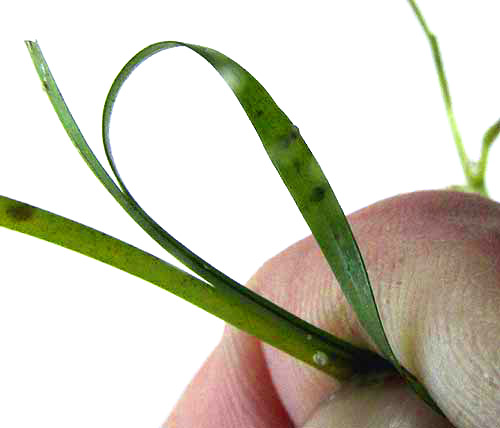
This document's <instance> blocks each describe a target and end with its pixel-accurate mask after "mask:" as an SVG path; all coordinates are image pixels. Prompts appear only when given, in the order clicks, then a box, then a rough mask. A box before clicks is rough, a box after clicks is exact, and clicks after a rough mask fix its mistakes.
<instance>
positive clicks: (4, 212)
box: [0, 196, 388, 379]
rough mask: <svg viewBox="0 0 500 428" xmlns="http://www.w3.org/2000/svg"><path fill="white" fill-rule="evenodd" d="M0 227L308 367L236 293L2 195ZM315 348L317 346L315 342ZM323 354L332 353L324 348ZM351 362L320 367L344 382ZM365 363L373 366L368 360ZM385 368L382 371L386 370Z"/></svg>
mask: <svg viewBox="0 0 500 428" xmlns="http://www.w3.org/2000/svg"><path fill="white" fill-rule="evenodd" d="M0 226H3V227H6V228H9V229H12V230H15V231H18V232H22V233H25V234H28V235H31V236H34V237H37V238H40V239H43V240H46V241H48V242H52V243H54V244H58V245H60V246H63V247H65V248H68V249H70V250H73V251H76V252H79V253H81V254H84V255H86V256H88V257H91V258H93V259H96V260H99V261H101V262H103V263H107V264H109V265H111V266H113V267H116V268H118V269H121V270H123V271H125V272H128V273H130V274H132V275H135V276H137V277H139V278H142V279H144V280H146V281H148V282H150V283H152V284H155V285H157V286H158V287H160V288H162V289H164V290H166V291H169V292H171V293H173V294H175V295H177V296H179V297H181V298H183V299H185V300H187V301H189V302H190V303H192V304H194V305H196V306H198V307H199V308H201V309H203V310H205V311H207V312H209V313H211V314H213V315H215V316H217V317H219V318H221V319H222V320H224V321H226V322H228V323H229V324H232V325H234V326H235V327H238V328H239V329H241V330H244V331H246V332H247V333H249V334H251V335H254V336H257V337H259V338H260V339H261V340H263V341H264V342H266V343H271V344H273V345H275V346H276V344H277V345H278V347H279V348H280V349H282V350H283V351H284V352H290V351H292V352H293V351H294V350H297V349H303V354H302V355H300V354H299V355H298V356H297V355H295V356H296V357H298V358H299V359H302V360H303V361H305V362H308V363H310V364H311V358H309V357H310V354H311V351H310V350H307V349H305V348H304V346H303V343H302V341H301V338H302V334H303V332H302V331H300V329H298V328H297V327H296V326H295V327H294V325H289V324H285V323H283V322H282V320H281V319H280V314H279V313H275V312H273V311H269V310H267V308H266V307H264V306H261V305H255V304H250V303H249V302H245V301H244V299H243V300H242V298H241V296H240V295H238V293H236V292H233V293H228V294H224V293H220V292H219V291H218V290H217V288H215V287H213V286H212V285H210V284H208V283H206V282H204V281H202V280H200V279H198V278H195V277H194V276H192V275H190V274H189V273H187V272H184V271H183V270H181V269H179V268H177V267H175V266H172V265H170V264H169V263H167V262H165V261H164V260H161V259H159V258H158V257H155V256H153V255H151V254H149V253H146V252H145V251H143V250H140V249H139V248H136V247H134V246H132V245H130V244H127V243H125V242H123V241H120V240H119V239H116V238H114V237H112V236H109V235H107V234H105V233H103V232H100V231H98V230H95V229H93V228H90V227H88V226H85V225H83V224H81V223H77V222H75V221H72V220H69V219H67V218H65V217H62V216H59V215H57V214H54V213H51V212H49V211H46V210H43V209H41V208H38V207H34V206H32V205H28V204H25V203H23V202H20V201H17V200H14V199H10V198H7V197H4V196H0ZM249 320H251V322H249ZM311 327H312V326H311ZM315 330H316V332H315ZM306 334H310V335H311V336H310V337H309V340H308V342H311V341H312V342H318V337H319V338H320V339H321V345H320V346H321V349H325V342H328V341H329V340H330V338H327V337H326V336H325V335H324V334H323V332H322V331H321V330H319V329H316V328H315V327H312V328H311V329H310V331H309V332H308V333H306ZM279 338H281V339H279ZM173 346H175V344H174V345H173ZM314 346H319V345H318V343H316V344H315V345H314ZM326 349H327V350H328V351H332V350H331V349H328V346H327V347H326ZM337 351H338V350H337ZM337 353H338V352H337ZM351 357H352V355H349V353H346V354H345V356H344V357H341V358H338V359H337V360H336V361H335V364H331V365H329V367H318V368H320V369H324V370H325V371H326V372H327V373H328V374H330V375H333V376H336V377H338V378H340V379H347V378H349V377H350V376H351V375H352V373H353V372H354V373H357V372H358V371H357V370H353V367H352V363H353V361H352V360H351ZM374 361H379V362H381V363H382V365H379V366H378V368H377V371H380V370H381V369H382V368H383V367H384V363H383V360H382V361H381V360H379V359H375V360H374ZM365 362H366V363H368V365H370V364H371V363H370V359H368V360H365ZM375 368H376V366H374V365H373V364H371V369H372V370H373V369H375ZM387 368H388V367H387V366H385V370H387ZM367 371H369V369H367Z"/></svg>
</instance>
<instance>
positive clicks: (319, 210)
mask: <svg viewBox="0 0 500 428" xmlns="http://www.w3.org/2000/svg"><path fill="white" fill-rule="evenodd" d="M178 46H185V47H187V48H189V49H191V50H193V51H195V52H196V53H198V54H199V55H201V56H202V57H203V58H205V59H206V60H207V61H208V62H209V63H210V64H211V65H212V66H213V67H214V68H215V69H216V70H217V71H218V72H219V73H220V74H221V76H222V77H223V78H224V80H225V81H226V82H227V84H228V85H229V86H230V87H231V89H232V90H233V92H234V94H235V95H236V97H237V98H238V100H239V102H240V103H241V105H242V107H243V109H244V110H245V112H246V114H247V115H248V117H249V119H250V121H251V122H252V124H253V126H254V127H255V130H256V131H257V133H258V135H259V137H260V139H261V141H262V143H263V144H264V147H265V149H266V151H267V153H268V155H269V157H270V159H271V161H272V162H273V164H274V166H275V167H276V169H277V170H278V172H279V174H280V175H281V177H282V179H283V181H284V182H285V184H286V186H287V188H288V190H289V191H290V193H291V195H292V197H293V198H294V200H295V202H296V203H297V206H298V207H299V209H300V211H301V212H302V215H303V216H304V218H305V220H306V222H307V223H308V225H309V227H310V229H311V231H312V233H313V235H314V237H315V238H316V240H317V241H318V244H319V245H320V247H321V249H322V251H323V254H324V255H325V257H326V259H327V260H328V262H329V263H330V266H331V268H332V270H333V272H334V273H335V275H336V277H337V279H338V280H339V283H340V284H341V286H342V289H343V291H344V293H345V294H346V296H347V298H348V300H349V302H350V304H351V305H352V306H353V307H354V308H355V310H356V313H357V314H358V317H359V319H360V321H361V323H362V325H363V327H364V328H365V329H366V330H367V332H368V333H369V334H370V336H371V337H372V338H373V340H374V341H375V343H376V344H377V346H378V348H379V349H380V350H381V351H382V352H383V353H384V355H385V356H386V357H387V358H388V359H390V360H391V361H392V362H393V363H394V364H395V365H396V364H397V360H396V358H395V357H394V355H393V353H392V350H391V348H390V345H389V342H388V341H387V338H386V337H385V333H384V330H383V327H382V324H381V321H380V317H379V315H378V311H377V307H376V305H375V300H374V297H373V293H372V289H371V286H370V283H369V281H368V275H367V273H366V269H365V267H364V264H363V260H362V257H361V254H360V252H359V249H358V247H357V245H356V242H355V240H354V238H353V236H352V232H351V229H350V227H349V225H348V223H347V220H346V217H345V215H344V213H343V212H342V209H341V207H340V205H339V203H338V201H337V199H336V198H335V195H334V193H333V191H332V189H331V188H330V186H329V184H328V180H327V179H326V177H325V176H324V174H323V172H322V171H321V168H320V167H319V165H318V163H317V161H316V159H315V158H314V156H313V155H312V153H311V152H310V151H309V149H308V147H307V145H306V144H305V142H304V140H303V139H302V137H301V136H300V133H299V130H298V128H297V127H296V126H294V125H293V124H292V122H291V121H290V120H289V119H288V117H287V116H286V115H285V114H284V113H283V112H282V111H281V109H280V108H279V107H278V106H277V105H276V104H275V103H274V101H273V99H272V98H271V96H270V95H269V94H268V93H267V91H266V90H265V89H264V88H263V87H262V86H261V85H260V83H259V82H258V81H257V80H256V79H255V78H254V77H253V76H252V75H250V74H249V73H248V72H247V71H246V70H244V69H243V68H242V67H240V66H239V65H238V64H237V63H235V62H234V61H233V60H231V59H230V58H228V57H227V56H225V55H223V54H221V53H220V52H217V51H215V50H212V49H208V48H205V47H202V46H196V45H188V44H184V43H180V42H161V43H156V44H154V45H151V46H148V47H147V48H145V49H143V50H142V51H140V52H139V53H138V54H136V55H135V56H134V57H133V58H132V59H131V60H130V61H129V62H128V63H127V64H126V65H125V67H123V69H122V70H121V71H120V73H119V74H118V76H117V77H116V79H115V81H114V82H113V85H112V86H111V89H110V91H109V94H108V97H107V99H106V102H105V105H104V113H103V140H104V145H105V150H106V155H107V157H108V160H109V162H110V165H111V168H112V169H113V172H114V174H115V176H116V178H117V180H118V182H119V183H120V186H121V188H122V190H123V191H124V192H125V193H126V194H127V195H128V196H129V198H130V199H133V198H132V195H131V194H130V193H129V191H128V190H127V187H126V186H125V183H124V181H123V180H122V178H121V177H120V174H119V172H118V168H117V166H116V164H115V162H114V160H113V155H112V151H111V145H110V140H109V125H110V119H111V113H112V109H113V105H114V102H115V100H116V98H117V96H118V92H119V90H120V88H121V87H122V85H123V84H124V82H125V81H126V79H127V78H128V77H129V76H130V74H131V73H132V72H133V71H134V70H135V68H136V67H137V66H138V65H140V64H141V63H142V62H144V61H145V60H146V59H148V58H149V57H151V56H152V55H154V54H156V53H158V52H160V51H162V50H165V49H169V48H173V47H178ZM187 256H191V255H190V254H189V255H187ZM191 257H192V256H191Z"/></svg>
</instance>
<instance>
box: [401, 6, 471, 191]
mask: <svg viewBox="0 0 500 428" xmlns="http://www.w3.org/2000/svg"><path fill="white" fill-rule="evenodd" d="M408 2H409V3H410V5H411V7H412V9H413V11H414V12H415V15H416V16H417V19H418V21H419V23H420V25H421V27H422V29H423V30H424V33H425V35H426V36H427V39H428V41H429V43H430V45H431V50H432V56H433V59H434V65H435V66H436V71H437V73H438V77H439V85H440V86H441V93H442V95H443V100H444V105H445V108H446V114H447V116H448V121H449V123H450V127H451V132H452V134H453V139H454V141H455V146H456V148H457V151H458V156H459V158H460V163H461V165H462V169H463V171H464V174H465V177H466V179H467V181H468V182H470V180H471V178H472V177H473V170H472V168H471V161H470V159H469V158H468V157H467V153H466V152H465V148H464V145H463V143H462V137H461V136H460V132H459V130H458V126H457V122H456V120H455V115H454V113H453V108H452V103H451V95H450V90H449V88H448V81H447V79H446V74H445V72H444V67H443V62H442V60H441V53H440V50H439V44H438V41H437V38H436V36H435V35H434V34H433V33H432V32H431V31H430V30H429V27H428V26H427V23H426V22H425V19H424V17H423V15H422V13H421V12H420V9H419V8H418V6H417V4H416V2H415V1H414V0H408Z"/></svg>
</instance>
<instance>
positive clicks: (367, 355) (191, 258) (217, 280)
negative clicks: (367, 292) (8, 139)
mask: <svg viewBox="0 0 500 428" xmlns="http://www.w3.org/2000/svg"><path fill="white" fill-rule="evenodd" d="M26 44H27V47H28V49H29V52H30V55H31V57H32V59H33V63H34V65H35V68H36V70H37V72H38V75H39V77H40V79H41V80H42V82H43V86H44V88H45V89H46V92H47V95H48V96H49V99H50V101H51V103H52V105H53V107H54V110H55V111H56V113H57V115H58V116H59V119H60V120H61V123H62V124H63V126H64V128H65V129H66V131H67V133H68V135H69V137H70V139H71V141H72V142H73V144H74V145H75V147H76V148H77V149H78V150H79V152H80V154H81V155H82V157H83V158H84V160H85V162H86V163H87V165H88V166H89V168H90V169H91V170H92V171H93V173H94V174H95V175H96V177H97V178H98V179H99V180H100V181H101V183H102V184H103V185H104V186H105V187H106V189H107V190H108V191H109V192H110V193H111V195H112V196H113V197H114V198H115V199H116V201H117V202H118V203H120V205H121V206H122V207H123V208H124V209H125V211H126V212H127V213H128V214H129V215H130V216H131V217H132V218H133V219H134V220H135V221H136V222H137V223H138V224H139V226H141V227H142V228H143V229H144V230H145V231H146V232H147V233H148V234H149V235H150V236H151V237H152V238H153V239H155V240H156V241H157V242H158V243H159V244H160V245H161V246H162V247H163V248H165V249H166V250H167V251H169V252H170V253H171V254H173V255H174V256H175V257H177V258H178V259H179V260H180V261H181V262H183V263H184V264H185V265H186V266H187V267H189V268H190V269H192V270H193V271H194V272H196V273H198V274H199V275H200V276H201V277H202V278H204V279H205V280H206V281H207V282H208V283H210V284H211V285H212V286H213V287H214V288H215V290H217V296H218V298H220V299H228V302H230V305H229V306H228V308H229V309H230V307H231V305H233V306H234V311H235V314H236V315H234V316H233V317H232V320H233V321H228V322H230V323H232V324H233V325H235V326H237V327H239V328H241V329H242V330H245V331H247V332H250V333H251V334H253V335H255V336H256V337H258V338H259V339H261V340H263V341H264V342H267V343H269V344H271V345H272V346H275V347H276V348H278V349H281V350H283V351H284V352H287V353H288V354H290V355H293V356H294V357H295V358H298V359H300V360H302V361H304V362H306V363H308V364H311V365H314V366H315V367H316V368H318V369H320V370H322V371H324V372H326V373H328V374H330V375H333V376H335V377H338V378H340V379H345V378H348V377H349V376H351V374H353V373H367V372H371V371H383V370H387V369H388V365H387V362H385V361H384V360H383V359H381V358H380V357H379V356H378V355H376V354H374V353H373V352H370V351H368V350H362V349H359V348H357V347H355V346H353V345H351V344H349V343H348V342H345V341H342V340H340V339H338V338H336V337H334V336H332V335H331V334H329V333H327V332H325V331H323V330H320V329H318V328H317V327H314V326H313V325H311V324H309V323H307V322H305V321H303V320H301V319H300V318H298V317H296V316H295V315H293V314H291V313H289V312H287V311H285V310H284V309H282V308H280V307H279V306H277V305H275V304H274V303H272V302H270V301H268V300H266V299H264V298H263V297H262V296H260V295H258V294H256V293H254V292H252V291H251V290H249V289H247V288H246V287H244V286H242V285H240V284H238V283H237V282H235V281H234V280H232V279H230V278H228V277H227V276H225V275H224V274H223V273H221V272H219V271H217V270H216V269H215V268H213V267H212V266H210V265H209V264H208V263H206V262H205V261H204V260H202V259H201V258H199V257H198V256H197V255H196V254H194V253H192V252H191V251H189V249H187V248H186V247H184V246H183V245H182V244H181V243H180V242H178V241H176V240H175V239H174V238H173V237H172V236H171V235H170V234H168V233H167V232H166V231H165V230H163V229H162V228H161V226H160V225H158V224H157V223H156V222H155V221H154V220H153V219H152V218H151V217H149V216H148V214H147V213H146V212H145V211H144V210H142V208H141V207H140V206H139V204H137V202H136V201H135V199H134V198H133V197H132V196H131V195H130V193H128V191H126V189H125V188H124V189H125V190H124V191H122V190H121V189H120V188H119V187H118V186H117V185H116V184H115V182H114V181H113V179H112V178H111V177H110V176H109V175H108V174H107V172H106V171H105V170H104V168H103V167H102V165H101V164H100V162H99V160H98V159H97V158H96V157H95V155H94V154H93V152H92V150H91V149H90V147H89V146H88V144H87V142H86V141H85V138H84V137H83V135H82V133H81V132H80V130H79V128H78V126H77V124H76V122H75V121H74V119H73V117H72V115H71V113H70V111H69V109H68V107H67V105H66V103H65V102H64V99H63V97H62V95H61V93H60V92H59V89H58V88H57V85H56V83H55V81H54V78H53V76H52V73H51V72H50V69H49V67H48V65H47V63H46V61H45V59H44V58H43V55H42V52H41V50H40V47H39V45H38V43H36V42H29V41H28V42H26ZM146 49H148V48H146ZM145 51H146V52H148V51H147V50H145ZM142 52H144V51H142ZM149 52H151V50H149ZM132 68H134V67H132ZM125 69H127V68H125ZM129 69H130V68H129ZM120 76H121V74H120V75H119V77H118V78H117V81H119V80H120ZM124 80H125V79H123V80H122V81H124ZM115 83H116V81H115ZM118 87H119V86H118ZM110 94H113V91H110ZM115 95H116V92H115ZM108 99H109V97H108ZM104 117H106V114H105V115H104ZM123 187H124V186H123ZM7 227H9V226H8V225H7ZM21 231H23V232H25V231H24V230H21ZM25 233H29V232H25ZM35 236H36V235H35ZM54 242H55V241H54ZM56 243H57V242H56ZM88 255H90V256H92V255H91V254H90V253H89V254H88ZM187 300H189V301H191V300H190V299H189V298H187ZM195 304H197V303H195ZM225 307H226V306H225ZM241 309H244V311H243V312H241ZM210 312H211V313H213V314H215V315H217V316H220V315H219V314H218V311H217V310H213V311H212V310H210ZM220 317H221V318H222V319H226V320H227V319H228V318H227V317H226V318H224V317H222V316H220ZM260 319H263V320H267V321H266V322H265V323H261V322H260V321H259V320H260ZM318 351H319V352H323V353H325V354H326V355H327V356H328V360H329V363H328V364H326V365H325V364H317V363H316V362H315V360H314V355H315V353H316V352H318Z"/></svg>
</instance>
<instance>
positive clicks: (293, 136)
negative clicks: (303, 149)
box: [281, 125, 300, 149]
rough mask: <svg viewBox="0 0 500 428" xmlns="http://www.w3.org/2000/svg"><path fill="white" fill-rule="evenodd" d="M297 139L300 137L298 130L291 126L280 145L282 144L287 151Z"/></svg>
mask: <svg viewBox="0 0 500 428" xmlns="http://www.w3.org/2000/svg"><path fill="white" fill-rule="evenodd" d="M299 137H300V132H299V128H297V127H296V126H295V125H293V126H292V129H291V130H290V133H289V134H288V135H287V136H285V137H284V138H283V139H282V142H281V144H282V146H283V148H284V149H288V147H289V146H290V144H292V143H294V142H295V141H297V139H298V138H299Z"/></svg>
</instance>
